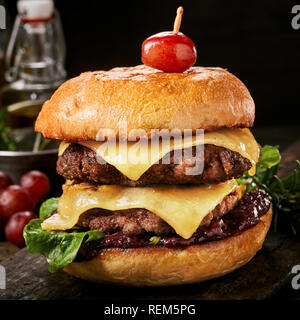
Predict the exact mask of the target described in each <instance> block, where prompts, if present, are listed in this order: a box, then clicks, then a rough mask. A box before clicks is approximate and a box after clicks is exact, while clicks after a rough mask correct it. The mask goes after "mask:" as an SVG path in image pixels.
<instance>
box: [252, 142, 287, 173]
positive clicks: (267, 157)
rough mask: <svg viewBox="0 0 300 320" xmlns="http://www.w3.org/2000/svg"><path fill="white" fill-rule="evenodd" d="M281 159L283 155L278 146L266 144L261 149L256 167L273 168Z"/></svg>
mask: <svg viewBox="0 0 300 320" xmlns="http://www.w3.org/2000/svg"><path fill="white" fill-rule="evenodd" d="M280 159H281V156H280V153H279V150H278V147H277V146H276V147H273V146H269V145H265V146H263V148H262V150H261V158H260V161H259V162H258V164H257V166H256V168H257V169H259V168H272V167H274V166H275V165H277V164H278V163H279V162H280Z"/></svg>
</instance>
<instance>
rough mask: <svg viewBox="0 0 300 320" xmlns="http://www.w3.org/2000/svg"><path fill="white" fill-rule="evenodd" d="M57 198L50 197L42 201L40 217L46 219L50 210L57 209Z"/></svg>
mask: <svg viewBox="0 0 300 320" xmlns="http://www.w3.org/2000/svg"><path fill="white" fill-rule="evenodd" d="M58 200H59V198H50V199H48V200H46V201H44V202H43V203H42V204H41V207H40V218H41V219H43V220H44V219H46V218H48V216H50V214H51V213H52V212H54V211H55V210H57V207H58Z"/></svg>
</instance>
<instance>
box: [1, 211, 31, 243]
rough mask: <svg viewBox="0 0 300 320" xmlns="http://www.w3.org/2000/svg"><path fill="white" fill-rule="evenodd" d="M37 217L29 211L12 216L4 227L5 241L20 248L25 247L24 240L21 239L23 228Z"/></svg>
mask: <svg viewBox="0 0 300 320" xmlns="http://www.w3.org/2000/svg"><path fill="white" fill-rule="evenodd" d="M36 218H37V216H36V215H35V214H34V213H33V212H30V211H23V212H17V213H15V214H13V215H12V216H11V217H10V218H9V220H8V221H7V223H6V225H5V237H6V239H7V240H8V241H9V242H11V243H13V244H15V245H16V246H18V247H19V248H22V247H24V246H25V240H24V237H23V230H24V227H25V226H26V225H27V224H28V222H29V221H30V220H32V219H36Z"/></svg>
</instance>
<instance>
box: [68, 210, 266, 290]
mask: <svg viewBox="0 0 300 320" xmlns="http://www.w3.org/2000/svg"><path fill="white" fill-rule="evenodd" d="M271 220H272V208H270V209H269V211H268V212H267V213H266V214H265V215H263V216H262V217H261V219H260V221H259V222H258V224H257V225H255V226H254V227H252V228H250V229H248V230H246V231H243V232H242V233H241V234H239V235H237V236H231V237H229V238H226V239H224V240H217V241H212V242H208V243H205V244H201V245H193V246H189V247H186V248H179V249H171V248H166V247H156V248H150V247H147V248H137V249H104V250H102V251H101V252H100V254H99V255H98V256H97V257H95V258H93V259H92V260H90V261H84V262H73V263H71V264H70V265H68V266H67V267H65V268H64V270H65V271H66V272H68V273H69V274H71V275H73V276H75V277H78V278H82V279H85V280H89V281H93V282H100V283H115V284H121V285H130V286H167V285H179V284H187V283H194V282H200V281H204V280H208V279H212V278H216V277H219V276H222V275H224V274H227V273H229V272H231V271H233V270H235V269H237V268H239V267H241V266H243V265H244V264H246V263H247V262H248V261H249V260H251V259H252V258H253V256H254V255H255V254H256V252H257V251H258V250H260V249H261V247H262V244H263V242H264V239H265V237H266V234H267V232H268V230H269V227H270V224H271Z"/></svg>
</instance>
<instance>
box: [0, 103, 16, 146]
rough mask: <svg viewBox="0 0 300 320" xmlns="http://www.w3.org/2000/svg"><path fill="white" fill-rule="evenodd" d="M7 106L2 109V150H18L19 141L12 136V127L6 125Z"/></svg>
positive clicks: (0, 138)
mask: <svg viewBox="0 0 300 320" xmlns="http://www.w3.org/2000/svg"><path fill="white" fill-rule="evenodd" d="M6 113H7V108H3V109H2V110H0V150H9V151H17V149H18V146H17V141H16V140H15V139H14V138H13V137H11V136H10V134H9V132H10V128H9V127H8V126H7V125H6Z"/></svg>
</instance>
